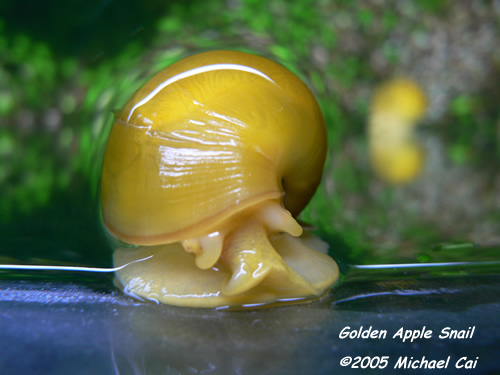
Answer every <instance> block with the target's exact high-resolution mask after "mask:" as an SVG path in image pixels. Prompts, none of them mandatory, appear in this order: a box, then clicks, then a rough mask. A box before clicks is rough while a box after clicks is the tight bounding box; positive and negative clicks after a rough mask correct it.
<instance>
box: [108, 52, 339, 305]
mask: <svg viewBox="0 0 500 375" xmlns="http://www.w3.org/2000/svg"><path fill="white" fill-rule="evenodd" d="M326 144H327V143H326V129H325V123H324V119H323V116H322V114H321V110H320V108H319V106H318V104H317V102H316V100H315V99H314V97H313V95H312V94H311V92H310V91H309V89H308V88H307V87H306V86H305V85H304V84H303V83H302V82H301V81H300V79H299V78H297V77H296V76H295V75H294V74H292V73H291V72H289V71H288V70H287V69H285V68H284V67H282V66H281V65H279V64H277V63H274V62H272V61H270V60H268V59H265V58H263V57H259V56H256V55H252V54H247V53H242V52H235V51H212V52H205V53H201V54H198V55H194V56H191V57H188V58H185V59H183V60H181V61H179V62H177V63H175V64H173V65H171V66H169V67H167V68H166V69H164V70H163V71H161V72H160V73H158V74H157V75H156V76H154V77H153V78H152V79H151V80H150V81H149V82H147V83H146V84H145V85H144V86H143V87H142V88H141V89H139V90H138V91H137V92H136V93H135V94H134V96H133V97H132V98H131V99H130V101H129V102H128V103H127V104H126V105H125V107H124V108H123V110H122V111H121V112H120V113H118V114H117V115H116V119H115V123H114V125H113V128H112V131H111V134H110V137H109V140H108V144H107V147H106V152H105V157H104V165H103V172H102V182H101V201H102V214H103V219H104V223H105V225H106V228H107V229H108V231H109V232H110V233H111V234H112V235H114V236H115V237H117V238H118V239H119V240H121V241H123V242H126V243H129V244H133V245H139V246H138V247H136V248H120V249H117V250H116V251H115V254H114V263H115V266H120V265H123V264H126V263H129V262H132V261H134V260H137V259H142V258H146V257H148V256H151V255H152V257H151V258H150V259H148V260H146V261H142V262H139V263H134V264H132V265H130V266H127V267H126V268H124V269H122V270H120V271H118V272H117V280H118V281H119V283H120V284H121V286H122V287H123V289H124V290H125V292H126V293H129V294H131V295H134V296H137V297H141V298H145V299H149V300H154V301H158V302H162V303H166V304H172V305H178V306H191V307H222V306H246V305H259V304H267V303H273V302H276V301H287V300H295V299H304V298H311V297H315V296H321V295H323V294H324V293H325V292H326V291H327V290H328V288H330V287H331V286H332V285H333V284H334V283H335V282H336V281H337V279H338V267H337V264H336V262H335V261H334V260H333V259H332V258H331V257H329V256H328V255H327V254H326V252H327V251H326V250H327V246H325V244H324V243H323V242H322V241H321V240H319V239H318V238H316V237H314V236H313V235H312V234H310V233H309V232H307V231H303V228H302V227H301V226H300V225H299V224H298V223H297V221H296V219H295V217H296V216H297V215H298V214H299V213H300V212H301V211H302V209H303V208H304V207H305V206H306V204H307V203H308V202H309V200H310V199H311V197H312V195H313V194H314V192H315V190H316V188H317V186H318V184H319V182H320V179H321V174H322V169H323V164H324V161H325V155H326Z"/></svg>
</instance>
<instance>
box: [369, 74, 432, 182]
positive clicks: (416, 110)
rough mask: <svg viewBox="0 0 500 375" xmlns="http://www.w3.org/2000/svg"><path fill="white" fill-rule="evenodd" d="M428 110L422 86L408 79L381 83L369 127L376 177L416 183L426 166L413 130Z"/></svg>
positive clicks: (374, 99)
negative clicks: (414, 181)
mask: <svg viewBox="0 0 500 375" xmlns="http://www.w3.org/2000/svg"><path fill="white" fill-rule="evenodd" d="M426 109H427V97H426V95H425V94H424V92H423V91H422V89H421V88H420V86H419V85H418V84H417V83H416V82H414V81H413V80H410V79H406V78H399V79H394V80H392V81H389V82H386V83H384V84H382V85H381V86H380V87H379V88H378V89H377V90H376V91H375V94H374V96H373V99H372V107H371V113H370V119H369V124H368V136H369V147H370V150H369V151H370V161H371V164H372V167H373V169H374V170H375V172H376V173H377V175H378V176H379V177H380V178H381V179H383V180H385V181H387V182H389V183H394V184H402V183H408V182H411V181H413V180H414V179H415V178H416V177H418V175H419V174H420V172H421V171H422V168H423V166H424V163H425V153H424V150H423V149H422V147H421V146H420V144H419V143H418V142H417V141H416V140H415V139H414V128H415V126H416V125H417V122H418V120H419V119H420V118H421V117H422V116H423V115H424V114H425V111H426Z"/></svg>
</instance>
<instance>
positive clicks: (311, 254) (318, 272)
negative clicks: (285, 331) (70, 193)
mask: <svg viewBox="0 0 500 375" xmlns="http://www.w3.org/2000/svg"><path fill="white" fill-rule="evenodd" d="M250 214H251V215H250V216H248V217H247V218H246V219H245V220H244V221H241V218H242V217H243V215H245V216H246V213H245V214H242V215H240V218H236V219H235V220H234V223H233V224H234V225H235V226H234V227H233V228H232V229H229V230H228V231H227V233H226V234H224V230H223V231H221V232H220V236H222V237H223V238H222V239H221V241H217V240H214V241H212V242H210V241H209V242H208V243H205V246H203V239H202V240H201V241H200V240H199V239H198V240H196V239H194V240H192V242H189V243H188V250H189V251H186V249H185V246H186V243H185V242H184V246H183V244H181V243H180V242H175V243H171V244H166V245H158V246H142V247H139V248H136V249H126V248H121V249H118V250H116V251H115V254H114V263H115V266H121V265H124V264H128V263H131V262H133V261H135V260H138V259H143V258H146V257H149V256H151V255H152V256H153V257H152V258H150V259H148V260H145V261H142V262H138V263H134V264H131V265H129V266H127V267H125V268H124V269H122V270H120V271H118V272H117V278H118V280H119V282H120V284H121V285H122V286H123V289H124V291H125V292H126V293H128V294H129V295H132V296H136V297H140V298H144V299H149V300H154V301H158V302H161V303H165V304H170V305H177V306H189V307H225V306H248V305H254V304H255V305H261V304H270V303H273V302H278V301H283V300H290V299H308V298H313V297H318V296H321V295H323V294H324V293H325V291H326V290H327V289H328V288H330V287H331V286H332V285H333V284H334V283H335V282H336V281H337V280H338V276H339V271H338V267H337V264H336V262H335V261H334V260H333V259H332V258H331V257H329V256H328V255H327V254H325V253H324V252H323V251H324V247H323V245H324V243H322V242H321V241H319V240H318V239H316V242H317V243H319V246H317V247H318V249H314V248H313V247H311V244H314V242H315V241H314V240H312V239H311V237H312V235H311V234H310V233H309V232H306V233H304V234H302V236H300V237H294V236H293V235H295V236H297V235H299V234H300V233H301V232H302V228H301V227H300V226H299V225H298V224H297V223H296V221H295V220H294V219H293V218H292V217H291V215H289V213H287V211H286V210H284V209H283V208H280V206H279V205H278V204H277V203H276V202H268V204H264V205H262V206H261V207H260V208H259V209H256V210H253V211H252V212H251V213H250ZM269 231H270V232H275V233H274V234H268V233H269ZM282 231H285V232H292V234H293V235H291V234H289V233H284V232H282ZM215 237H217V236H211V237H209V238H215ZM197 241H198V244H196V242H197ZM221 242H222V243H223V246H222V248H221V247H220V243H221ZM313 246H314V245H313ZM212 252H215V253H216V254H217V253H218V252H221V257H220V258H218V259H217V257H216V256H215V255H213V254H212V255H204V254H205V253H208V254H211V253H212ZM200 258H201V259H202V261H200V260H199V259H200ZM208 259H211V260H213V259H216V261H215V263H213V264H211V265H209V264H210V262H211V261H208ZM200 265H201V266H202V268H200Z"/></svg>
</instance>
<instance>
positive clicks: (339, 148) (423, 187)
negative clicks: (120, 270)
mask: <svg viewBox="0 0 500 375" xmlns="http://www.w3.org/2000/svg"><path fill="white" fill-rule="evenodd" d="M27 9H29V11H27ZM499 17H500V8H499V2H498V1H467V0H463V1H447V0H442V1H438V0H432V1H431V0H421V1H396V0H394V1H382V0H366V1H341V0H330V1H328V0H317V1H312V0H293V1H288V0H267V1H261V0H213V1H201V0H200V1H196V0H193V1H170V2H167V1H152V0H146V1H141V2H139V1H137V2H136V3H135V4H130V3H127V5H126V6H125V5H124V4H123V3H122V2H118V1H112V0H88V1H85V2H84V1H81V0H77V1H72V2H67V3H66V2H60V1H55V0H52V1H50V0H49V1H45V2H38V1H35V0H29V1H25V2H22V3H20V2H2V3H1V4H0V237H1V241H0V255H1V256H2V259H3V260H4V261H5V262H7V261H13V260H16V261H24V262H32V263H33V262H37V263H40V262H45V263H55V264H61V263H64V262H68V263H72V264H88V265H95V266H108V265H110V263H111V251H112V249H111V246H110V245H109V244H108V242H107V240H106V236H105V233H104V229H103V227H102V224H101V222H100V216H99V199H98V185H99V178H100V168H101V161H102V156H103V151H104V147H105V144H106V139H107V135H108V133H109V131H110V128H111V125H112V122H113V117H112V112H111V111H112V110H113V109H119V108H121V107H122V106H123V105H124V104H125V103H126V101H127V100H128V99H129V98H130V96H131V95H132V94H133V93H134V91H135V90H137V89H138V88H139V87H140V86H142V85H143V84H144V83H145V82H146V81H147V80H148V79H149V78H150V77H151V76H152V75H153V74H155V73H157V72H158V71H159V70H161V69H163V68H164V67H166V66H168V65H169V64H171V63H172V62H174V61H176V60H178V59H180V58H182V57H185V56H188V55H190V54H193V53H197V52H201V51H206V50H212V49H237V50H242V51H249V52H255V53H258V54H261V55H264V56H266V57H269V58H271V59H274V60H276V61H278V62H280V63H281V64H283V65H285V66H286V67H288V68H289V69H290V70H292V71H293V72H295V73H296V74H298V75H299V76H300V77H301V78H302V79H303V80H304V81H305V82H306V83H307V84H308V85H309V86H310V88H311V89H312V90H313V92H314V93H315V95H316V97H317V98H318V101H319V103H320V105H321V107H322V109H323V112H324V115H325V118H326V121H327V124H328V132H329V155H328V158H327V162H326V166H325V174H324V178H323V182H322V185H321V186H320V188H319V189H318V192H317V194H316V196H315V197H314V199H313V201H312V202H311V204H310V205H309V206H308V208H307V209H306V211H305V212H304V213H303V214H302V218H303V219H304V220H305V221H308V222H310V223H312V224H313V225H315V226H316V227H317V228H318V232H319V234H320V235H321V237H322V238H324V239H325V240H327V241H328V242H329V243H330V244H331V253H332V254H334V255H335V256H336V257H338V258H340V259H341V260H343V261H345V262H349V263H358V264H376V263H390V262H439V261H465V260H471V261H474V260H490V259H499V258H500V257H499V255H500V173H499V171H500V106H499V103H500V94H499V93H500V89H499V88H500V82H499V79H498V78H499V72H500V64H499V63H500V52H499V50H498V45H499V30H498V28H499V26H498V25H499ZM394 76H407V77H412V78H413V79H415V80H416V81H417V82H419V83H420V85H421V86H422V88H423V89H424V90H425V91H426V93H427V95H428V97H429V100H430V106H429V111H428V115H427V117H426V118H425V120H424V121H423V122H422V123H421V126H419V128H418V137H419V142H420V143H421V144H422V145H423V147H424V148H425V150H426V154H427V162H426V165H425V169H424V171H423V172H422V174H421V175H420V176H419V177H418V178H417V179H416V180H415V181H413V182H411V183H410V184H407V185H404V186H392V185H390V184H387V183H386V182H384V181H381V180H380V179H379V178H378V177H377V176H376V175H374V174H373V172H372V170H371V168H370V163H369V160H368V152H367V135H366V124H367V119H368V116H369V112H370V111H369V108H370V97H371V93H372V91H373V90H374V88H375V87H376V86H377V85H378V84H379V83H381V82H383V81H385V80H387V79H390V78H391V77H394Z"/></svg>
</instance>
